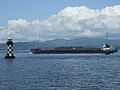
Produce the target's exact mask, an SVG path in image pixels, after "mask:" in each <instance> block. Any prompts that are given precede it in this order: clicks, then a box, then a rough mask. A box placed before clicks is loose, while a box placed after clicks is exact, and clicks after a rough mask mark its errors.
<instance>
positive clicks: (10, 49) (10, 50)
mask: <svg viewBox="0 0 120 90" xmlns="http://www.w3.org/2000/svg"><path fill="white" fill-rule="evenodd" d="M6 44H7V51H6V56H5V58H6V59H12V58H15V56H14V54H13V41H12V38H11V37H10V38H8V40H7V42H6Z"/></svg>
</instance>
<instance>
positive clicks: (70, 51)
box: [31, 48, 117, 54]
mask: <svg viewBox="0 0 120 90" xmlns="http://www.w3.org/2000/svg"><path fill="white" fill-rule="evenodd" d="M31 52H32V53H33V54H66V53H67V54H77V53H104V54H110V53H114V52H117V50H111V51H103V50H101V49H100V48H96V49H77V50H76V49H75V50H74V49H72V50H63V49H61V50H60V49H58V50H57V49H53V50H52V49H51V50H43V49H39V48H34V49H31Z"/></svg>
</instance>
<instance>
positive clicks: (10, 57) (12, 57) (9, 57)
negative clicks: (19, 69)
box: [5, 56, 15, 59]
mask: <svg viewBox="0 0 120 90" xmlns="http://www.w3.org/2000/svg"><path fill="white" fill-rule="evenodd" d="M14 58H15V56H5V59H14Z"/></svg>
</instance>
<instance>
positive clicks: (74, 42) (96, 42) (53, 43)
mask: <svg viewBox="0 0 120 90" xmlns="http://www.w3.org/2000/svg"><path fill="white" fill-rule="evenodd" d="M104 43H105V39H101V38H76V39H71V40H66V39H55V40H49V41H45V42H39V41H37V42H36V41H32V42H17V43H15V44H14V48H15V49H17V50H18V49H19V50H30V49H31V48H36V47H39V48H42V49H52V48H55V47H60V46H82V47H100V45H102V44H104ZM108 43H109V44H111V45H115V46H116V47H120V39H109V41H108ZM0 49H6V45H5V44H0Z"/></svg>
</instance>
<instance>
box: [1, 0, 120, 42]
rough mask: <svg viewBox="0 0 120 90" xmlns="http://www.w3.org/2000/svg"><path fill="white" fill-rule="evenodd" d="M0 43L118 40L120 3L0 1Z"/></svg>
mask: <svg viewBox="0 0 120 90" xmlns="http://www.w3.org/2000/svg"><path fill="white" fill-rule="evenodd" d="M0 11H1V13H0V42H5V41H6V39H7V37H8V33H12V38H13V39H14V41H20V42H21V41H33V40H41V41H45V40H51V39H55V38H65V39H72V38H79V37H89V38H97V37H104V36H105V33H108V34H109V35H110V37H111V38H120V0H0Z"/></svg>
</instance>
